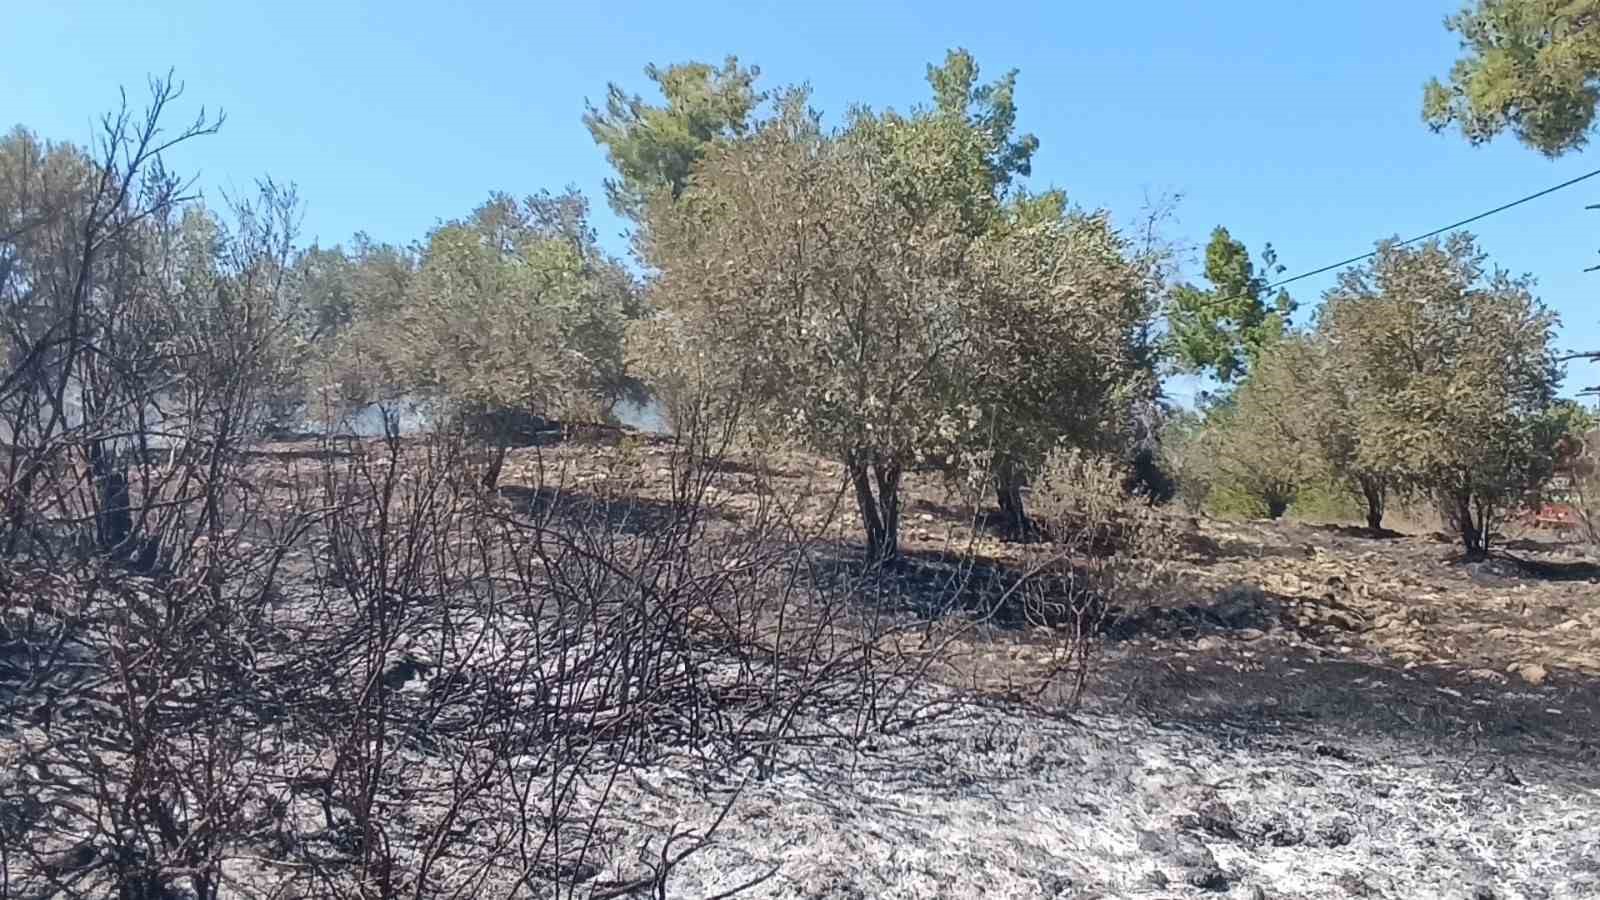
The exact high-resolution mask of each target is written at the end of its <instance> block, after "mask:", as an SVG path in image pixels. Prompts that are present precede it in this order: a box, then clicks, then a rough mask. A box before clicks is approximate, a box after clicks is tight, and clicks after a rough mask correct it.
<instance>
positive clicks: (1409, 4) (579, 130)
mask: <svg viewBox="0 0 1600 900" xmlns="http://www.w3.org/2000/svg"><path fill="white" fill-rule="evenodd" d="M1458 5H1459V4H1458V3H1457V0H1405V2H1399V3H1396V2H1393V0H1351V2H1345V3H1338V4H1326V3H1323V4H1286V3H1282V2H1225V3H1205V4H1202V3H1194V2H1191V0H1146V2H1144V3H1139V4H1127V3H1101V2H1094V3H1090V2H1082V0H1076V2H1074V0H1066V2H1062V0H1056V2H1036V3H1035V2H1014V3H1006V4H993V3H956V2H946V0H922V2H878V3H845V2H835V0H817V2H811V3H795V2H757V0H749V2H740V3H736V4H735V3H728V4H693V3H684V2H677V3H661V2H652V3H646V2H632V0H629V2H621V0H614V2H610V3H559V4H556V3H536V2H520V3H518V2H488V0H480V2H475V3H440V2H437V0H434V2H426V3H424V2H413V0H385V2H381V3H379V2H348V0H336V2H327V0H323V2H317V3H311V2H304V0H278V2H273V3H255V2H243V0H240V2H227V3H220V2H202V0H166V2H160V0H145V2H139V3H127V2H115V3H113V2H73V0H60V2H57V3H31V4H20V3H19V4H13V5H12V8H10V9H8V10H7V12H6V13H5V17H4V18H5V27H4V28H3V29H0V123H3V124H5V125H9V124H11V123H21V124H24V125H27V126H29V127H30V128H32V129H34V130H35V131H37V132H40V133H41V134H43V135H44V136H47V137H51V138H56V139H65V140H77V141H82V140H85V139H87V138H88V137H89V135H90V131H91V124H92V119H93V117H94V115H95V114H97V113H98V112H101V111H104V110H106V109H107V108H109V107H111V106H112V105H114V104H115V102H116V97H117V94H116V91H117V88H118V86H119V85H127V86H128V87H129V88H130V95H131V96H133V97H135V98H139V97H141V95H142V90H143V84H144V80H145V77H146V75H147V74H149V73H152V72H165V71H166V70H167V69H168V68H169V67H170V68H173V69H175V70H176V74H177V76H178V77H179V78H180V79H181V80H183V81H185V82H186V84H187V94H186V96H185V97H184V99H183V102H182V104H180V108H179V110H178V111H179V112H182V113H192V112H193V111H195V110H196V109H197V108H198V106H199V105H200V104H205V105H206V106H207V107H209V108H216V107H221V108H223V109H224V110H225V111H226V112H227V116H228V120H227V124H226V126H225V127H224V129H223V131H222V132H221V133H220V134H218V135H217V136H215V137H211V138H207V139H205V140H204V141H202V142H200V143H197V144H195V145H193V146H192V147H190V148H189V149H188V150H186V151H185V152H183V153H182V154H180V155H178V156H177V157H176V158H175V159H174V160H173V163H174V164H175V165H176V166H178V167H180V168H181V169H183V170H186V171H197V170H198V171H199V172H200V174H201V184H202V185H203V186H204V187H205V188H206V189H207V191H208V192H209V193H211V194H212V195H213V196H214V195H215V193H216V192H217V191H218V190H219V189H233V190H247V189H249V188H250V187H251V185H252V184H253V180H254V179H255V178H257V177H259V176H262V175H271V176H272V177H274V178H275V179H278V180H280V181H290V182H294V183H295V184H297V185H298V186H299V189H300V192H301V196H302V198H303V199H304V201H305V220H304V223H305V235H306V237H307V238H308V239H313V238H314V239H318V240H320V241H321V242H322V243H325V244H328V243H336V242H339V241H342V240H345V239H347V238H348V237H349V236H350V235H351V234H352V233H353V232H356V231H358V230H364V231H366V232H368V233H369V234H371V235H372V236H373V237H375V238H377V239H380V240H387V241H398V242H404V241H409V240H412V239H415V238H418V237H421V236H422V235H423V234H424V233H425V232H426V231H427V229H428V228H429V227H431V226H432V225H433V224H435V223H436V222H437V221H439V220H441V219H446V218H452V217H455V216H459V215H462V214H464V213H466V212H468V211H469V210H470V209H471V208H472V207H473V206H474V205H476V204H477V203H479V202H480V201H481V200H482V199H483V198H484V197H485V196H486V195H487V194H488V192H489V191H491V190H503V191H508V192H511V193H514V194H519V195H520V194H524V193H529V192H533V191H537V190H539V189H542V188H550V189H559V188H561V187H563V186H565V185H568V184H572V185H576V186H577V187H579V188H580V189H582V190H583V191H585V192H586V193H588V194H589V195H590V196H591V198H592V199H593V201H594V206H595V209H596V213H597V226H598V228H599V230H600V232H601V234H602V237H603V238H605V239H606V240H607V241H608V242H609V243H610V245H611V246H612V247H613V248H614V249H616V250H618V251H619V252H620V251H621V250H622V249H623V247H624V246H625V245H624V243H623V242H622V241H621V240H620V239H618V237H617V235H618V234H619V233H620V231H621V228H622V226H621V223H620V222H618V221H617V220H616V219H615V218H613V217H612V216H611V215H610V213H609V211H608V210H607V209H606V207H605V203H604V200H603V197H602V194H601V180H602V179H603V178H604V177H605V176H606V174H607V167H606V163H605V159H604V155H603V154H602V153H601V151H600V150H599V149H598V148H596V147H595V146H594V144H593V143H592V142H591V141H590V139H589V136H588V134H587V132H586V131H585V130H584V128H583V126H582V124H581V122H580V116H581V115H582V113H583V110H584V101H585V98H589V99H593V100H596V101H599V100H601V99H602V98H603V97H604V94H605V86H606V82H607V81H612V80H614V81H618V82H620V83H621V84H623V85H624V86H626V87H628V88H629V89H633V90H644V89H645V87H646V86H647V82H646V80H645V78H644V76H643V74H642V72H641V69H642V68H643V66H644V65H645V64H646V63H647V62H652V61H654V62H658V63H669V62H676V61H682V60H688V59H705V60H713V61H720V60H721V59H722V58H723V57H724V56H726V55H727V54H730V53H731V54H735V55H737V56H739V58H740V59H741V61H744V62H747V63H754V64H757V65H759V66H760V67H761V68H762V71H763V82H764V83H765V84H766V85H768V86H778V85H784V84H793V83H798V82H808V83H809V84H810V85H811V86H812V87H813V89H814V92H815V95H814V96H815V104H816V105H817V106H818V107H819V108H821V109H823V110H825V111H827V112H829V113H831V114H835V115H837V114H839V113H842V112H843V111H844V110H845V108H846V107H847V106H848V105H849V104H850V103H853V102H864V103H867V104H870V105H873V106H880V107H881V106H891V105H892V106H898V107H902V108H903V107H906V106H909V105H911V104H912V103H915V102H918V101H920V100H923V99H925V98H926V97H927V96H928V89H927V86H926V84H925V83H924V81H923V74H924V70H925V66H926V64H927V63H928V62H930V61H935V60H939V59H942V58H943V55H944V52H945V50H946V49H947V48H950V47H954V46H964V47H966V48H968V49H969V50H971V51H972V52H973V53H974V54H975V55H976V57H977V59H978V61H979V64H980V65H981V66H983V67H984V73H985V75H990V76H992V75H996V74H999V73H1001V72H1003V71H1004V70H1005V69H1008V68H1012V67H1016V68H1019V69H1021V76H1020V84H1019V89H1018V95H1017V99H1018V105H1019V109H1020V125H1021V127H1022V129H1023V130H1027V131H1032V132H1033V133H1035V134H1037V135H1038V136H1039V138H1040V139H1041V141H1042V142H1043V146H1042V147H1041V149H1040V151H1039V154H1038V156H1037V157H1036V158H1035V162H1034V177H1033V179H1032V184H1033V186H1035V187H1046V186H1057V187H1061V188H1064V189H1066V190H1067V192H1068V193H1069V195H1070V197H1071V198H1072V199H1073V200H1074V201H1075V202H1077V203H1079V204H1082V205H1086V206H1094V207H1105V208H1108V209H1110V210H1111V211H1112V212H1113V214H1114V215H1116V216H1117V217H1118V218H1119V219H1120V220H1121V221H1123V222H1124V223H1131V222H1133V221H1134V220H1135V219H1136V218H1137V217H1138V215H1139V213H1140V210H1141V208H1142V207H1143V205H1144V202H1145V198H1146V197H1147V196H1153V195H1159V194H1162V193H1168V192H1177V193H1180V194H1182V197H1183V199H1182V202H1181V204H1180V205H1179V207H1178V217H1177V220H1176V222H1175V223H1174V224H1173V226H1172V236H1173V237H1175V238H1179V239H1182V240H1183V241H1185V242H1187V243H1189V244H1191V245H1200V244H1203V242H1204V240H1205V237H1206V235H1207V233H1208V232H1209V231H1210V229H1211V228H1212V226H1214V225H1216V224H1219V223H1221V224H1225V225H1227V226H1228V228H1229V229H1230V230H1231V231H1232V232H1233V233H1234V235H1235V236H1236V237H1239V238H1241V239H1243V240H1244V241H1245V242H1246V243H1248V244H1250V245H1251V247H1252V248H1254V249H1259V248H1260V245H1261V244H1262V243H1263V242H1266V241H1271V242H1272V243H1273V244H1274V245H1275V246H1276V248H1277V249H1278V252H1279V256H1280V259H1281V261H1282V262H1283V263H1284V264H1285V265H1286V266H1287V267H1288V268H1289V274H1294V273H1297V272H1300V271H1304V270H1307V269H1312V268H1316V267H1319V266H1322V265H1325V264H1327V263H1330V262H1335V261H1337V260H1339V259H1343V258H1345V257H1348V256H1351V255H1354V254H1356V253H1360V252H1363V251H1365V250H1368V249H1370V248H1371V245H1372V242H1373V241H1374V240H1376V239H1378V238H1380V237H1384V236H1390V235H1395V234H1399V235H1402V236H1406V237H1409V236H1411V235H1414V234H1417V233H1420V232H1423V231H1428V230H1431V229H1433V228H1435V227H1438V226H1441V225H1445V224H1448V223H1450V222H1452V221H1456V220H1458V219H1462V218H1465V217H1466V216H1469V215H1472V214H1475V213H1477V212H1480V211H1483V210H1486V209H1489V208H1491V207H1494V206H1498V205H1500V204H1501V203H1504V202H1506V201H1509V200H1513V199H1516V198H1517V197H1520V196H1522V195H1524V194H1528V193H1532V192H1533V191H1536V190H1540V189H1543V188H1545V187H1548V186H1550V185H1553V184H1556V183H1558V182H1560V181H1564V180H1566V179H1568V178H1571V177H1574V176H1576V175H1579V174H1582V173H1584V172H1587V171H1589V170H1592V169H1596V168H1600V150H1595V151H1591V152H1589V153H1586V154H1576V155H1573V156H1570V157H1568V158H1565V159H1561V160H1558V161H1549V160H1546V159H1544V158H1543V157H1541V156H1539V155H1538V154H1537V153H1535V152H1533V151H1531V150H1528V149H1525V148H1523V147H1522V146H1520V145H1518V144H1517V143H1516V142H1515V141H1514V140H1512V139H1510V138H1505V139H1502V140H1500V141H1497V142H1496V143H1494V144H1493V145H1491V146H1488V147H1484V148H1472V147H1469V146H1467V145H1466V144H1465V142H1463V141H1461V140H1460V139H1459V138H1457V137H1455V136H1453V135H1444V136H1439V135H1434V134H1432V133H1430V132H1429V131H1428V130H1427V129H1426V128H1425V127H1424V126H1423V125H1422V123H1421V119H1420V115H1419V105H1420V98H1421V89H1422V84H1423V82H1424V81H1425V80H1426V79H1427V78H1428V77H1429V76H1431V75H1435V74H1442V73H1444V72H1445V71H1447V70H1448V68H1449V65H1450V62H1451V61H1452V59H1454V57H1455V53H1456V41H1455V37H1454V35H1452V34H1449V33H1448V32H1446V31H1445V30H1444V28H1443V26H1442V20H1443V17H1444V16H1445V15H1446V14H1447V13H1449V12H1451V11H1453V10H1454V9H1455V8H1456V7H1457V6H1458ZM1590 203H1600V179H1595V180H1593V181H1590V182H1586V183H1585V184H1582V185H1579V186H1576V187H1574V188H1571V189H1568V190H1566V191H1563V192H1560V193H1557V194H1554V195H1552V196H1550V197H1547V198H1544V199H1541V200H1537V201H1534V202H1533V203H1529V204H1526V205H1524V206H1521V207H1518V208H1517V209H1515V210H1512V211H1510V212H1507V213H1504V214H1501V215H1499V216H1496V217H1494V218H1492V219H1489V220H1487V221H1484V222H1482V223H1479V224H1477V225H1476V226H1474V230H1475V231H1476V233H1477V234H1478V235H1479V236H1480V238H1481V241H1482V244H1483V246H1484V248H1485V249H1487V250H1488V251H1489V252H1490V253H1491V255H1492V257H1493V258H1494V260H1495V261H1497V262H1498V263H1499V264H1500V265H1502V266H1504V267H1505V268H1507V269H1510V270H1512V271H1513V272H1517V273H1531V274H1533V275H1535V276H1536V277H1537V278H1538V280H1539V288H1538V290H1539V294H1540V296H1541V297H1542V298H1543V299H1544V300H1545V301H1546V302H1547V303H1548V304H1549V305H1550V306H1551V307H1553V308H1554V309H1556V310H1557V311H1558V312H1559V313H1560V314H1561V316H1562V318H1563V320H1564V325H1565V327H1564V330H1563V334H1562V339H1561V340H1562V345H1563V347H1571V348H1600V304H1596V303H1595V302H1594V298H1595V297H1596V296H1597V295H1600V272H1596V273H1592V274H1587V275H1586V274H1584V273H1583V272H1582V270H1583V269H1584V268H1585V267H1586V266H1589V265H1593V264H1596V263H1600V255H1597V251H1600V211H1585V210H1584V209H1583V207H1584V206H1585V205H1586V204H1590ZM1188 268H1189V270H1190V271H1191V272H1193V271H1194V270H1195V269H1196V268H1197V266H1196V265H1194V263H1193V261H1192V260H1191V263H1190V265H1189V267H1188ZM1332 280H1333V276H1332V275H1327V276H1321V277H1318V278H1315V279H1310V280H1307V281H1305V282H1301V283H1300V284H1298V285H1296V286H1295V291H1296V296H1297V297H1298V298H1299V299H1301V300H1302V301H1303V302H1305V301H1314V300H1315V299H1316V298H1317V297H1318V296H1320V294H1321V292H1322V290H1324V289H1325V288H1326V287H1327V286H1328V285H1329V284H1331V283H1332ZM1308 305H1309V303H1308ZM1594 384H1600V367H1595V366H1586V367H1582V368H1576V369H1574V370H1573V373H1572V377H1569V379H1568V389H1569V390H1573V389H1576V388H1577V387H1580V386H1586V385H1594ZM1188 389H1189V388H1188V386H1187V385H1185V384H1174V385H1173V391H1174V393H1175V394H1176V395H1180V396H1181V395H1182V394H1184V393H1185V392H1186V391H1187V390H1188Z"/></svg>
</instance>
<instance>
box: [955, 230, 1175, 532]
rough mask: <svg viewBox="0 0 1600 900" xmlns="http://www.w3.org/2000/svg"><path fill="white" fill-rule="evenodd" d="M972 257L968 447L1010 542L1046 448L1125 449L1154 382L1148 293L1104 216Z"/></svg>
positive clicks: (1011, 236)
mask: <svg viewBox="0 0 1600 900" xmlns="http://www.w3.org/2000/svg"><path fill="white" fill-rule="evenodd" d="M974 256H975V258H976V259H977V260H978V261H979V265H980V266H981V267H982V269H981V277H980V278H979V280H978V290H979V291H980V293H979V298H978V299H979V302H978V304H977V305H976V306H975V308H974V310H973V315H972V319H971V326H970V331H971V334H972V337H971V338H970V340H968V341H967V342H966V350H967V352H968V354H969V356H970V357H971V361H970V363H969V364H968V371H969V376H970V377H971V378H972V379H973V384H972V391H973V397H974V401H975V405H976V409H977V411H978V414H979V418H978V421H977V431H978V434H979V435H980V436H981V438H982V443H980V444H979V445H978V449H981V450H983V451H985V452H987V453H988V454H989V456H988V462H987V466H986V467H985V468H986V469H987V470H988V471H990V472H992V473H993V478H994V482H995V487H996V492H997V496H998V501H999V506H1000V511H1001V514H1002V516H1003V517H1004V519H1005V522H1006V524H1007V526H1008V527H1009V528H1010V529H1011V530H1012V531H1013V532H1017V533H1020V532H1022V531H1024V530H1026V529H1027V527H1028V520H1027V516H1026V514H1025V509H1024V507H1023V500H1022V486H1023V485H1024V484H1026V483H1027V481H1028V480H1029V477H1030V476H1031V475H1032V474H1033V473H1034V472H1036V471H1037V470H1038V467H1039V466H1040V465H1041V464H1042V463H1043V462H1044V460H1045V457H1046V456H1047V455H1048V454H1049V453H1050V452H1051V451H1052V450H1054V449H1056V448H1058V447H1061V446H1067V447H1072V448H1077V449H1081V450H1088V451H1094V452H1098V453H1102V454H1108V455H1119V454H1120V453H1121V452H1122V451H1123V450H1124V449H1125V448H1126V447H1127V446H1129V444H1130V443H1131V437H1130V435H1129V429H1130V426H1131V425H1132V418H1131V416H1130V415H1129V412H1130V410H1131V409H1132V408H1133V407H1134V405H1135V404H1136V403H1137V402H1138V401H1139V400H1140V399H1141V398H1143V397H1147V396H1150V395H1151V394H1153V392H1154V385H1155V372H1154V366H1153V365H1152V353H1151V350H1150V347H1149V346H1148V342H1147V341H1146V336H1147V334H1148V331H1149V327H1148V326H1149V322H1150V319H1151V316H1152V313H1153V308H1152V303H1151V293H1150V292H1149V291H1148V290H1147V284H1146V281H1145V278H1144V272H1143V271H1142V269H1141V268H1140V266H1139V265H1138V264H1137V262H1136V261H1135V260H1134V259H1133V255H1132V254H1131V252H1130V250H1129V247H1128V246H1127V242H1126V241H1125V240H1124V238H1123V237H1122V236H1121V235H1119V234H1118V233H1117V232H1116V231H1115V230H1114V229H1113V228H1112V226H1111V223H1110V219H1109V217H1108V216H1107V215H1105V214H1104V213H1095V214H1085V213H1073V214H1070V215H1064V216H1062V217H1061V218H1060V219H1058V220H1055V221H1042V222H1039V223H1038V224H1032V225H1027V226H1025V227H1016V228H1005V229H997V230H995V231H992V232H991V233H990V235H989V236H987V237H986V238H985V239H984V240H983V241H981V242H980V243H979V244H978V246H977V247H976V248H975V253H974ZM967 449H968V452H971V450H972V449H974V448H972V447H968V448H967ZM964 468H966V469H968V470H971V469H972V468H973V466H972V464H971V463H968V464H967V465H966V466H965V467H964Z"/></svg>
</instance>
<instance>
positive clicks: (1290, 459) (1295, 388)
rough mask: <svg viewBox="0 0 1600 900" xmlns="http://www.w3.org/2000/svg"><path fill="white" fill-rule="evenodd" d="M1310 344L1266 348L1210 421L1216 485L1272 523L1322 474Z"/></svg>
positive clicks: (1293, 337) (1207, 450) (1205, 443)
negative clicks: (1312, 415) (1311, 411)
mask: <svg viewBox="0 0 1600 900" xmlns="http://www.w3.org/2000/svg"><path fill="white" fill-rule="evenodd" d="M1310 342H1311V339H1310V338H1308V337H1307V336H1305V335H1299V334H1290V335H1284V336H1282V337H1280V338H1278V339H1277V340H1274V341H1272V342H1271V343H1269V344H1267V345H1266V346H1264V347H1262V348H1261V350H1260V352H1259V354H1258V356H1257V360H1256V364H1255V366H1254V367H1253V368H1252V369H1251V371H1250V374H1249V376H1248V377H1246V378H1245V379H1244V381H1243V382H1241V383H1240V385H1239V387H1238V389H1237V390H1235V391H1233V392H1232V393H1231V394H1229V395H1228V397H1227V398H1226V399H1225V400H1223V401H1221V402H1219V403H1218V405H1216V406H1215V407H1213V408H1212V409H1211V410H1210V411H1209V412H1208V415H1207V421H1206V429H1205V434H1204V436H1203V437H1202V438H1201V446H1202V448H1203V452H1204V454H1205V455H1206V456H1207V457H1208V458H1209V459H1210V460H1211V463H1210V464H1211V466H1212V475H1211V477H1212V480H1213V481H1214V483H1215V485H1216V486H1217V487H1218V488H1221V489H1223V490H1226V491H1231V492H1233V493H1234V494H1235V495H1236V496H1238V497H1241V498H1243V499H1244V500H1245V502H1246V504H1247V505H1248V506H1250V507H1252V508H1255V509H1256V510H1258V511H1260V512H1262V513H1264V514H1265V515H1266V516H1267V517H1268V518H1272V519H1277V518H1281V517H1282V516H1283V515H1284V513H1286V512H1288V510H1289V507H1290V506H1292V505H1293V504H1294V502H1295V499H1296V497H1298V496H1299V493H1300V490H1301V489H1302V488H1303V487H1305V486H1306V485H1307V484H1309V483H1311V482H1312V481H1314V480H1315V479H1317V478H1318V477H1319V476H1320V475H1321V474H1322V472H1323V471H1324V469H1323V461H1322V458H1321V456H1320V455H1319V453H1318V447H1317V443H1316V441H1315V433H1314V431H1313V428H1312V426H1311V423H1310V421H1309V419H1308V417H1307V414H1306V413H1307V408H1308V387H1309V385H1310V378H1311V372H1310V370H1309V369H1308V367H1307V365H1306V360H1307V356H1308V352H1309V345H1310Z"/></svg>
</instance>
